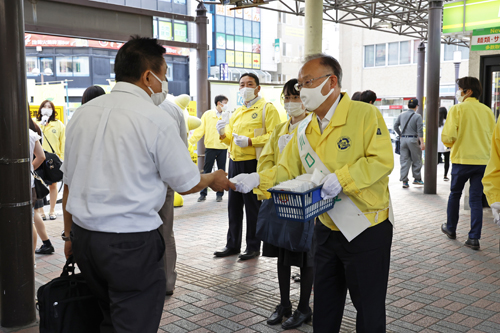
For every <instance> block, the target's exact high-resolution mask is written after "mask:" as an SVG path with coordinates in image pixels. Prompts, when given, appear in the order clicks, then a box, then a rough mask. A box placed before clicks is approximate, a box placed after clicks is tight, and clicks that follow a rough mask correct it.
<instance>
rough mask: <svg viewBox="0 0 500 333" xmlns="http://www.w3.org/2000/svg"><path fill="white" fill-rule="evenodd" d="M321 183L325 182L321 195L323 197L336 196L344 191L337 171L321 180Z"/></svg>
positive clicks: (330, 197)
mask: <svg viewBox="0 0 500 333" xmlns="http://www.w3.org/2000/svg"><path fill="white" fill-rule="evenodd" d="M321 183H322V184H323V188H322V189H321V197H322V198H323V199H332V198H335V197H336V196H337V195H338V194H339V193H340V192H341V191H342V185H340V182H339V179H338V178H337V175H336V174H335V173H331V174H329V175H327V176H326V177H325V178H323V179H322V180H321Z"/></svg>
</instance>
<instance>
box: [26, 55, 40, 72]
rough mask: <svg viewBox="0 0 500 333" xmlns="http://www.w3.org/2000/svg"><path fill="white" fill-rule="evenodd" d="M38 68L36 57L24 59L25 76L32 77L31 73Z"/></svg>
mask: <svg viewBox="0 0 500 333" xmlns="http://www.w3.org/2000/svg"><path fill="white" fill-rule="evenodd" d="M35 68H38V57H26V74H28V75H33V74H31V72H32V71H33V70H34V69H35Z"/></svg>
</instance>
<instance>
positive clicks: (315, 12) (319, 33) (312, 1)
mask: <svg viewBox="0 0 500 333" xmlns="http://www.w3.org/2000/svg"><path fill="white" fill-rule="evenodd" d="M304 14H305V22H306V25H305V28H306V29H305V30H306V31H305V34H304V45H305V52H304V56H306V57H307V56H309V55H312V54H316V53H321V52H322V51H323V1H322V0H321V1H320V0H306V8H305V12H304Z"/></svg>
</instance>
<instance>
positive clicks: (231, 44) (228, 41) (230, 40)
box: [226, 35, 234, 54]
mask: <svg viewBox="0 0 500 333" xmlns="http://www.w3.org/2000/svg"><path fill="white" fill-rule="evenodd" d="M226 48H227V49H230V50H234V36H229V35H226ZM226 54H227V53H226Z"/></svg>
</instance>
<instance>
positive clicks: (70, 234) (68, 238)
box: [61, 230, 73, 242]
mask: <svg viewBox="0 0 500 333" xmlns="http://www.w3.org/2000/svg"><path fill="white" fill-rule="evenodd" d="M71 236H73V232H72V231H70V233H69V237H66V236H65V235H64V230H63V231H62V233H61V238H62V240H63V241H65V242H70V241H71Z"/></svg>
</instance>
